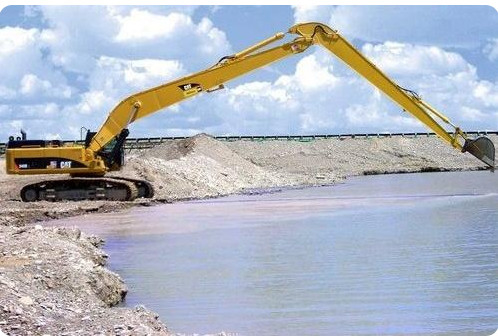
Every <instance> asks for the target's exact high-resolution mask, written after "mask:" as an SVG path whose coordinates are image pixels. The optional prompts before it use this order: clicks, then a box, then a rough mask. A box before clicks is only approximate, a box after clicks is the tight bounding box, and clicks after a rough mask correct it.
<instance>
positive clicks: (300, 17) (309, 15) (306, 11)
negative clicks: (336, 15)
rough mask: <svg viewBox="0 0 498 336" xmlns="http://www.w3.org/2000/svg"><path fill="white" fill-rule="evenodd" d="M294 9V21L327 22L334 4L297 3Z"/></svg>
mask: <svg viewBox="0 0 498 336" xmlns="http://www.w3.org/2000/svg"><path fill="white" fill-rule="evenodd" d="M292 7H293V9H294V22H296V23H304V22H324V23H326V22H329V20H330V16H331V13H332V10H333V9H334V6H325V5H321V6H319V5H298V6H292Z"/></svg>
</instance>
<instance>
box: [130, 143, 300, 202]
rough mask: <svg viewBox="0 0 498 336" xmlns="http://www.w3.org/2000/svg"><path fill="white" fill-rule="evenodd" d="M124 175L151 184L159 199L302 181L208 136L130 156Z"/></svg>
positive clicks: (161, 146)
mask: <svg viewBox="0 0 498 336" xmlns="http://www.w3.org/2000/svg"><path fill="white" fill-rule="evenodd" d="M123 173H124V174H125V175H128V176H134V177H139V178H142V179H146V180H148V181H150V182H151V183H152V184H153V185H154V188H155V190H156V197H157V198H159V199H168V200H172V199H179V198H180V199H181V198H194V197H195V198H198V197H210V196H219V195H226V194H230V193H234V192H241V191H243V190H246V189H254V188H266V187H273V186H283V185H295V184H297V183H299V182H300V180H299V179H298V178H297V177H296V178H293V176H292V174H280V173H278V172H273V171H270V170H267V169H264V168H262V167H259V166H257V165H255V164H254V163H252V162H251V161H249V160H247V159H245V158H243V157H242V156H240V155H239V154H237V153H235V152H234V151H233V150H231V149H230V148H229V147H228V146H227V145H226V144H224V143H222V142H219V141H216V140H215V139H213V138H212V137H210V136H208V135H206V134H199V135H196V136H194V137H192V138H189V139H185V140H180V141H171V142H168V143H164V144H162V145H159V146H156V147H155V148H152V149H150V150H147V151H144V152H142V153H140V154H138V155H134V156H131V157H129V159H128V162H127V163H126V165H125V167H124V170H123Z"/></svg>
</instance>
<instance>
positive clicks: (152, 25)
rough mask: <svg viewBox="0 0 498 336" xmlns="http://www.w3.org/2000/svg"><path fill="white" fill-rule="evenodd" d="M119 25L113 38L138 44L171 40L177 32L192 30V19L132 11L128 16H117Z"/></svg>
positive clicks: (174, 15) (179, 15)
mask: <svg viewBox="0 0 498 336" xmlns="http://www.w3.org/2000/svg"><path fill="white" fill-rule="evenodd" d="M117 19H118V21H119V23H120V24H121V26H120V29H119V33H118V34H117V35H116V36H115V39H116V41H118V42H131V43H140V41H141V40H154V39H157V38H158V37H163V38H171V37H172V35H173V34H174V33H175V31H177V30H183V29H192V27H193V26H194V24H193V22H192V19H191V18H190V17H189V16H187V15H184V14H180V13H171V14H169V15H167V16H163V15H157V14H153V13H151V12H148V11H145V10H140V9H133V10H131V12H130V14H129V15H128V16H124V17H120V16H117Z"/></svg>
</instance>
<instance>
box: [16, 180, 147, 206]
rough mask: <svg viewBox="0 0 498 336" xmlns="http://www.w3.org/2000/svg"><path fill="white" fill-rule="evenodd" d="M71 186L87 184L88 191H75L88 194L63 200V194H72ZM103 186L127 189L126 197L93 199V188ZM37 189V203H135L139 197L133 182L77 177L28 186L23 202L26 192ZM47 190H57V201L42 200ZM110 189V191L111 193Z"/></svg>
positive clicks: (23, 189) (22, 191)
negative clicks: (97, 201) (108, 201)
mask: <svg viewBox="0 0 498 336" xmlns="http://www.w3.org/2000/svg"><path fill="white" fill-rule="evenodd" d="M70 184H76V185H78V184H81V185H83V186H84V187H85V184H87V186H86V189H85V188H74V189H73V190H86V192H87V193H88V194H87V195H86V197H81V194H78V197H75V196H73V197H66V198H62V197H60V196H61V194H60V193H61V192H68V191H69V192H70V191H71V188H69V187H68V185H70ZM96 184H97V185H98V184H101V186H103V185H107V184H110V185H111V186H113V187H114V188H109V189H112V190H113V191H116V190H117V188H116V187H121V186H122V187H123V188H125V189H126V197H124V198H121V199H112V198H101V197H96V195H94V197H92V196H91V195H90V194H91V193H90V191H91V189H90V188H92V187H94V186H95V185H96ZM29 188H31V189H35V190H36V191H37V200H36V201H64V200H116V201H133V200H134V199H135V198H137V196H138V189H137V187H136V185H135V184H134V183H133V182H130V181H126V180H122V179H114V178H108V177H97V178H94V177H77V178H69V179H60V180H45V181H41V182H37V183H33V184H28V185H26V186H24V187H23V188H22V189H21V199H22V200H23V201H26V199H25V197H24V196H23V195H24V193H25V191H26V190H27V189H29ZM47 189H54V190H55V196H56V197H55V199H53V198H50V197H49V198H47V197H44V198H42V197H41V196H42V195H45V196H46V195H47V194H48V193H47ZM109 189H108V191H109ZM106 195H107V193H106Z"/></svg>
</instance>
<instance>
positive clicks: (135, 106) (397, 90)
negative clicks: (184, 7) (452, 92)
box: [6, 22, 495, 202]
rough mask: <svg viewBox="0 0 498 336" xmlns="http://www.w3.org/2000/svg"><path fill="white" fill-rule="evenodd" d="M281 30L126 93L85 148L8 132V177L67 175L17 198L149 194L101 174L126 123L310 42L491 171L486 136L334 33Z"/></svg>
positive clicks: (111, 163) (118, 152) (117, 157)
mask: <svg viewBox="0 0 498 336" xmlns="http://www.w3.org/2000/svg"><path fill="white" fill-rule="evenodd" d="M287 34H292V35H295V38H294V39H293V40H292V41H289V42H285V43H282V44H281V45H277V46H273V47H271V46H269V45H270V44H274V43H275V42H276V41H278V40H281V39H283V38H284V37H285V36H286V34H284V33H278V34H276V35H274V36H272V37H270V38H268V39H266V40H263V41H261V42H259V43H257V44H255V45H253V46H251V47H249V48H247V49H245V50H243V51H241V52H239V53H236V54H234V55H230V56H225V57H223V58H221V59H220V60H219V61H218V63H216V64H215V65H213V66H212V67H210V68H208V69H206V70H203V71H200V72H197V73H194V74H192V75H189V76H186V77H183V78H180V79H178V80H175V81H172V82H169V83H166V84H164V85H160V86H157V87H154V88H151V89H149V90H146V91H142V92H138V93H135V94H133V95H131V96H129V97H128V98H126V99H124V100H123V101H121V102H120V103H119V104H118V105H117V106H116V107H115V108H114V109H113V110H112V111H111V113H110V114H109V116H108V117H107V120H106V121H105V122H104V124H103V125H102V127H101V128H100V130H99V131H98V132H87V136H86V141H85V145H84V146H83V145H64V144H63V143H62V142H60V141H57V140H52V141H46V140H27V139H26V137H25V135H23V137H22V138H21V139H17V140H14V139H12V137H11V139H10V141H9V142H8V144H7V149H6V166H7V173H8V174H20V175H34V174H70V175H71V177H68V178H64V179H49V180H46V181H42V182H37V183H33V184H29V185H26V186H24V187H23V188H22V190H21V199H22V200H23V201H26V202H32V201H38V200H52V201H57V200H80V199H106V200H120V201H130V200H133V199H135V198H137V197H152V196H153V194H154V191H153V188H152V186H151V185H150V183H148V182H147V181H143V180H135V179H128V178H119V177H115V176H112V177H104V175H105V174H106V173H107V172H109V171H116V170H119V169H120V168H121V166H122V165H123V163H124V159H123V158H124V156H123V153H124V151H123V145H124V143H125V140H126V137H127V136H128V134H129V131H128V126H129V125H130V124H131V123H133V122H134V121H136V120H138V119H140V118H143V117H146V116H148V115H150V114H152V113H154V112H157V111H159V110H161V109H163V108H165V107H168V106H170V105H173V104H176V103H178V102H181V101H183V100H185V99H187V98H190V97H193V96H195V95H197V94H199V93H201V92H213V91H216V90H219V89H223V88H224V86H223V84H224V83H225V82H228V81H229V80H232V79H234V78H236V77H239V76H242V75H244V74H247V73H249V72H251V71H253V70H255V69H258V68H261V67H264V66H266V65H268V64H270V63H273V62H276V61H278V60H281V59H283V58H285V57H288V56H291V55H295V54H300V53H302V52H304V51H305V50H307V49H308V48H309V47H310V46H312V45H314V44H317V45H320V46H322V47H324V48H325V49H327V50H329V51H330V52H331V53H332V54H334V55H335V56H337V57H338V58H339V59H341V60H342V61H343V62H344V63H346V64H347V65H348V66H349V67H351V68H352V69H353V70H355V71H356V72H357V73H358V74H359V75H361V76H362V77H363V78H365V79H366V80H368V81H369V82H370V83H371V84H373V85H374V86H375V87H376V88H377V89H379V90H380V91H382V92H383V93H384V94H386V95H387V96H388V97H389V98H391V99H392V100H393V101H394V102H395V103H397V104H398V105H400V106H401V108H402V109H403V110H404V111H406V112H409V113H411V114H412V115H413V116H414V117H415V118H417V119H418V120H420V121H421V122H422V123H424V124H425V125H426V126H427V127H428V128H430V129H431V130H432V131H433V132H435V133H436V134H437V135H438V136H439V137H440V138H441V139H443V140H444V141H446V142H448V143H449V144H450V145H451V146H453V147H454V148H456V149H457V150H460V151H462V152H469V153H470V154H472V155H474V156H475V157H476V158H478V159H479V160H481V161H482V162H484V163H485V164H486V165H487V166H489V167H490V168H491V169H494V165H495V149H494V146H493V143H492V142H491V140H489V139H488V138H486V137H480V138H477V139H470V138H469V137H468V136H467V135H466V134H465V133H464V132H463V131H462V130H461V129H460V128H459V127H457V126H455V125H454V124H452V123H451V122H450V120H449V119H448V118H447V117H446V116H444V115H443V114H442V113H440V112H438V111H437V110H436V109H435V108H433V107H432V106H430V105H429V104H428V103H427V102H425V101H423V100H422V99H421V97H420V96H419V95H417V94H416V93H415V92H413V91H411V90H408V89H405V88H403V87H401V86H399V85H398V84H396V83H395V82H394V81H393V80H392V79H390V78H389V77H388V76H386V75H385V74H384V73H383V72H382V71H381V70H379V69H378V68H377V67H376V66H375V65H374V64H373V63H372V62H371V61H369V60H368V59H367V58H366V57H365V56H364V55H362V54H361V53H360V52H359V51H358V50H357V49H356V48H355V47H354V46H353V45H351V44H350V43H349V42H348V41H347V40H346V39H344V37H342V36H341V35H340V34H339V33H338V32H337V31H336V30H333V29H331V28H330V27H328V26H326V25H324V24H321V23H315V22H310V23H303V24H297V25H294V26H293V27H291V28H290V29H289V31H288V33H287ZM442 124H444V125H445V126H446V127H450V128H451V131H450V132H449V131H447V130H446V129H445V128H443V126H442Z"/></svg>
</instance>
